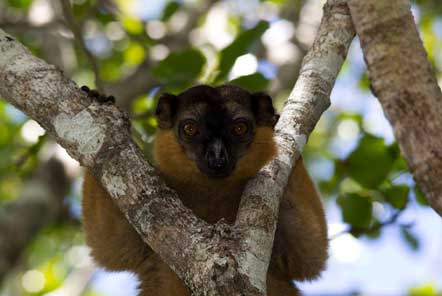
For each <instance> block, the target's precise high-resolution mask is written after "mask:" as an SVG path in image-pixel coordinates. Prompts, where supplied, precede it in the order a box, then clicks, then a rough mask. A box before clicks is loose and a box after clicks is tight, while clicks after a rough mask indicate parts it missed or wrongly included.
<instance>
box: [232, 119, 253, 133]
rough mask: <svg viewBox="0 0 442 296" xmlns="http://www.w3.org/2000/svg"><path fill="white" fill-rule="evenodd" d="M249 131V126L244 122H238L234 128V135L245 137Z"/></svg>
mask: <svg viewBox="0 0 442 296" xmlns="http://www.w3.org/2000/svg"><path fill="white" fill-rule="evenodd" d="M248 131H249V126H248V125H247V123H246V122H244V121H239V122H236V123H235V124H234V125H233V127H232V134H233V135H234V136H237V137H240V136H244V135H245V134H247V132H248Z"/></svg>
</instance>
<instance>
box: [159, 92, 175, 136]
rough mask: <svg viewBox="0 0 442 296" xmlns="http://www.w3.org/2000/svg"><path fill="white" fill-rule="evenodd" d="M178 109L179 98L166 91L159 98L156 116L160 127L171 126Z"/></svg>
mask: <svg viewBox="0 0 442 296" xmlns="http://www.w3.org/2000/svg"><path fill="white" fill-rule="evenodd" d="M177 109H178V98H177V96H175V95H172V94H168V93H164V94H162V95H161V96H160V98H159V99H158V104H157V109H156V110H155V116H156V117H157V121H158V126H159V127H160V128H171V127H172V126H173V122H174V118H175V115H176V112H177Z"/></svg>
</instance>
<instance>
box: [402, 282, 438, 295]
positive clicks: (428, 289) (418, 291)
mask: <svg viewBox="0 0 442 296" xmlns="http://www.w3.org/2000/svg"><path fill="white" fill-rule="evenodd" d="M408 295H409V296H437V295H441V294H439V293H438V292H437V291H436V288H435V287H434V285H431V284H427V285H422V286H418V287H413V288H411V289H410V291H409V292H408Z"/></svg>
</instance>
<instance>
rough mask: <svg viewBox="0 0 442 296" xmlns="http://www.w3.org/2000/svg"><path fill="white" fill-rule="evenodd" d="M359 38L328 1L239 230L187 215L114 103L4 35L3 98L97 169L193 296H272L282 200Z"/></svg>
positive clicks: (335, 1)
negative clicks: (96, 97)
mask: <svg viewBox="0 0 442 296" xmlns="http://www.w3.org/2000/svg"><path fill="white" fill-rule="evenodd" d="M353 36H354V32H353V28H352V23H351V19H350V16H349V14H348V9H347V6H346V1H344V0H329V1H328V4H327V5H326V6H325V13H324V18H323V22H322V24H321V27H320V29H319V33H318V36H317V38H316V41H315V43H314V45H313V48H312V49H311V51H310V52H309V54H308V55H307V56H306V58H305V60H304V64H303V67H302V70H301V74H300V77H299V79H298V82H297V84H296V86H295V88H294V90H293V92H292V94H291V95H290V97H289V99H288V101H287V103H286V105H285V107H284V109H283V112H282V115H281V119H280V121H279V123H278V125H277V126H276V137H277V143H278V146H279V155H278V157H277V158H276V159H275V160H274V161H272V162H271V163H270V164H269V165H268V166H266V167H265V168H264V169H263V170H262V171H261V172H260V173H259V174H258V176H257V177H256V178H255V179H254V180H252V181H251V183H250V184H249V185H248V187H247V189H246V191H245V193H244V195H243V198H242V202H241V205H240V209H239V212H238V216H237V221H236V223H235V225H227V224H225V223H223V222H222V221H221V222H219V223H217V224H215V225H209V224H207V223H206V222H204V221H202V220H201V219H198V218H197V217H195V216H194V215H193V213H192V212H191V211H190V210H189V209H187V208H185V207H184V206H183V204H182V203H181V201H180V200H179V198H178V196H177V194H176V193H175V192H174V191H173V190H171V189H170V188H168V187H167V186H166V185H165V183H164V181H163V180H162V179H161V178H160V177H159V175H158V174H157V172H155V169H154V168H153V167H151V166H150V165H149V164H148V163H147V161H146V160H145V159H144V157H143V154H142V153H141V152H140V150H139V149H138V147H137V146H136V145H135V144H134V142H133V141H132V138H131V135H130V131H129V127H130V124H129V121H128V118H127V116H126V115H125V113H124V112H122V111H121V110H119V109H118V108H117V107H115V106H113V105H100V104H98V103H96V102H92V101H90V99H89V98H87V97H86V96H85V94H84V93H82V92H81V91H80V90H79V89H78V88H77V86H76V85H75V84H74V83H73V82H72V81H70V80H68V79H67V78H65V77H64V76H63V75H62V74H61V72H60V71H59V70H57V69H56V68H55V67H53V66H50V65H47V64H46V63H45V62H44V61H42V60H40V59H38V58H36V57H34V56H32V55H31V54H30V53H29V51H28V50H26V49H25V48H24V47H23V46H22V45H21V44H20V43H18V42H17V41H15V40H14V39H13V38H12V37H10V36H8V35H7V34H5V33H4V32H3V31H1V30H0V94H1V95H2V97H3V98H4V99H6V100H7V101H9V102H10V103H12V104H13V105H15V106H16V107H17V108H19V109H21V110H22V111H24V112H25V113H27V114H28V115H29V116H30V117H32V118H34V119H35V120H37V121H38V122H39V123H40V124H41V125H42V127H44V128H45V129H46V130H47V132H48V134H50V135H52V136H53V137H55V139H56V140H57V142H58V143H60V144H61V145H62V146H63V147H64V148H66V150H67V151H68V152H69V154H70V155H71V156H72V157H73V158H75V159H77V160H79V161H80V163H81V164H82V165H83V166H86V167H88V168H90V169H91V170H92V171H93V173H94V174H95V176H96V177H97V178H98V179H99V180H101V182H102V184H103V186H104V187H105V188H106V189H107V190H108V192H109V193H110V195H111V196H112V197H113V198H114V200H115V202H116V203H117V204H118V206H119V208H120V209H121V211H122V212H123V213H124V214H125V215H126V217H127V218H128V220H129V221H130V222H131V224H132V225H133V226H134V227H135V229H136V230H137V231H138V232H139V234H140V235H141V237H142V238H143V239H144V241H146V242H147V243H148V244H149V245H150V246H151V247H152V249H153V250H155V252H157V253H158V254H159V255H160V256H161V258H162V259H163V260H164V261H165V262H166V263H167V264H168V265H169V266H171V268H172V269H173V270H174V271H175V272H176V273H177V274H178V275H179V276H180V277H181V278H182V279H183V280H184V281H185V282H186V284H187V286H188V287H189V288H190V289H191V291H192V293H193V295H260V296H262V295H265V278H266V271H267V266H268V263H269V261H270V253H271V249H272V242H273V235H274V231H275V226H276V221H277V213H278V205H279V199H280V197H281V196H282V192H283V188H284V187H285V185H286V183H287V180H288V176H289V174H290V172H291V170H292V168H293V166H294V163H295V161H296V159H297V158H298V156H299V153H300V151H301V150H302V148H303V145H304V144H305V142H306V141H307V137H308V135H309V134H310V132H311V131H312V129H313V128H314V126H315V124H316V122H317V121H318V119H319V117H320V115H321V114H322V112H323V111H324V110H325V109H326V108H327V107H328V106H329V95H330V92H331V90H332V87H333V85H334V81H335V79H336V76H337V75H338V72H339V70H340V68H341V66H342V63H343V62H344V60H345V56H346V53H347V49H348V47H349V45H350V42H351V40H352V39H353Z"/></svg>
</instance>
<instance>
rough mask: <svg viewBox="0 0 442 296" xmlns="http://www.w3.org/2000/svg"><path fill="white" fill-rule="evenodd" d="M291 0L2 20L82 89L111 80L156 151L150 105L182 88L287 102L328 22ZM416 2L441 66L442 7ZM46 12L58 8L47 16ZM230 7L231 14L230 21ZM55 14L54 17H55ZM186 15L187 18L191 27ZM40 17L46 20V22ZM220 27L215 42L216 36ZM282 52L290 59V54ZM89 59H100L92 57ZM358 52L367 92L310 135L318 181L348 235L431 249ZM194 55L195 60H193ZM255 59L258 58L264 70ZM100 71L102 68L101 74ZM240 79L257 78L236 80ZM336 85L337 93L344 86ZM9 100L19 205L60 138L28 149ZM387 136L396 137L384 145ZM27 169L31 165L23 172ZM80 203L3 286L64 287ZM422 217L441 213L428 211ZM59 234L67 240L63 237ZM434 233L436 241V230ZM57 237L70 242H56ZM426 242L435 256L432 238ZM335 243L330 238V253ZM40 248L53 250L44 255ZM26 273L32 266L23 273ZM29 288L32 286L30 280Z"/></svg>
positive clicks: (21, 7)
mask: <svg viewBox="0 0 442 296" xmlns="http://www.w3.org/2000/svg"><path fill="white" fill-rule="evenodd" d="M289 2H290V3H289ZM293 2H295V3H296V5H293V3H292V1H287V3H285V2H284V1H262V2H260V3H258V2H256V3H255V4H253V3H249V4H247V5H252V6H251V7H252V9H250V6H249V7H247V6H245V7H246V8H244V7H241V5H238V4H235V3H233V1H232V2H229V1H219V3H212V2H208V1H203V2H202V4H204V5H192V3H188V2H170V3H168V4H167V5H166V6H163V7H162V9H161V7H160V6H161V5H159V8H158V11H159V12H158V13H157V15H156V16H155V17H154V18H153V19H149V18H146V17H145V16H144V18H143V17H142V16H138V18H137V17H135V16H134V15H133V14H131V13H129V10H130V9H129V8H128V6H127V4H124V3H123V2H122V3H112V2H105V1H101V2H100V1H98V2H93V3H91V2H88V1H77V2H74V5H73V14H72V15H73V18H69V17H67V16H68V15H69V11H66V9H63V7H64V6H63V3H60V2H58V1H7V2H4V3H0V5H2V6H3V7H2V8H4V9H0V11H1V13H0V27H2V28H3V29H5V30H7V31H8V32H10V33H13V34H15V35H16V36H19V37H20V41H22V42H24V43H25V44H26V45H27V46H29V47H30V48H31V49H32V50H33V52H34V53H36V54H38V55H40V56H42V57H43V58H44V59H46V60H47V61H48V62H50V63H55V64H57V65H58V66H59V67H61V68H62V69H63V70H64V71H65V72H66V73H67V75H69V76H71V77H74V79H75V80H76V81H77V82H78V83H79V84H88V85H92V84H93V82H94V81H101V82H99V83H98V84H102V88H104V89H105V90H106V91H107V92H109V93H110V94H114V95H116V96H117V99H118V100H119V104H121V105H122V106H125V107H126V108H128V110H130V112H131V117H132V118H133V120H135V124H134V130H133V131H134V135H135V136H136V137H137V140H138V143H139V144H140V145H141V146H142V147H143V149H144V151H145V152H146V155H147V156H148V155H149V152H150V142H149V139H150V138H151V135H152V134H153V132H154V129H155V122H154V120H153V119H152V107H153V106H154V102H155V97H156V94H157V93H158V91H160V90H161V89H167V90H172V91H179V90H180V89H183V88H185V87H187V86H188V85H190V84H193V83H196V82H207V83H221V82H223V81H226V80H236V83H241V84H242V85H244V86H249V87H252V89H258V90H262V89H264V88H266V87H269V89H270V91H271V92H272V93H273V94H274V95H276V96H277V97H279V98H285V97H286V96H287V91H288V90H289V89H290V88H291V86H292V84H293V82H294V80H295V73H297V69H299V64H300V60H301V57H302V54H303V53H305V49H306V48H308V47H309V43H310V42H311V41H312V37H313V36H314V31H315V29H314V28H315V22H314V19H319V17H318V16H316V17H314V15H315V14H316V15H317V14H318V13H320V11H321V9H320V6H319V7H315V8H314V2H316V1H293ZM205 5H207V6H205ZM253 5H254V6H253ZM292 5H293V6H292ZM416 5H418V6H415V13H416V14H418V15H419V17H420V18H419V19H418V22H419V24H420V28H421V30H422V37H423V39H424V43H425V45H426V48H427V50H428V52H429V56H430V61H432V63H433V66H434V67H435V69H436V70H437V71H439V70H438V69H440V61H439V60H438V59H439V58H438V56H437V55H436V53H437V52H440V47H441V36H440V30H441V29H440V25H438V23H440V17H439V16H438V14H437V11H438V10H437V4H433V3H429V2H422V3H417V4H416ZM45 7H46V8H45ZM44 9H47V10H46V11H50V13H46V14H45V13H41V11H42V10H43V11H44ZM139 10H140V11H141V9H139ZM33 11H34V12H33ZM35 11H37V12H39V13H37V12H35ZM260 11H261V13H260ZM226 12H227V13H229V15H228V16H227V17H226V18H223V14H225V13H226ZM264 12H265V13H264ZM301 12H302V13H301ZM47 15H52V16H51V17H49V18H48V17H47ZM186 15H187V20H188V21H187V22H184V21H183V19H185V18H186V17H185V16H186ZM42 16H46V18H47V19H46V21H45V22H42V21H41V18H42ZM39 17H40V22H39V21H36V20H38V19H39ZM180 18H181V23H180ZM213 19H226V22H225V26H226V27H227V30H226V32H227V33H226V34H225V35H224V36H225V38H224V40H223V38H222V36H223V35H222V34H219V33H218V32H217V31H216V30H215V27H216V26H219V27H222V26H220V24H216V25H214V24H212V25H211V22H213ZM284 19H287V20H289V21H286V20H284ZM260 20H264V21H265V20H267V21H270V23H266V22H260ZM174 24H175V25H174ZM177 24H178V25H177ZM268 27H270V28H269V29H268ZM312 27H313V28H312ZM76 28H77V29H76ZM294 28H296V29H295V30H294ZM438 28H439V29H438ZM78 30H79V31H80V32H82V33H83V35H84V41H83V42H82V40H81V38H80V40H79V38H73V36H75V35H76V34H75V31H78ZM71 32H74V34H72V33H71ZM281 32H282V33H281ZM214 33H215V34H216V35H217V36H216V37H217V38H214V37H213V36H211V34H214ZM278 35H279V40H278V38H277V37H278ZM77 36H78V33H77ZM275 36H276V37H275ZM186 37H189V38H186ZM232 38H233V39H232ZM189 39H190V40H189ZM288 41H290V42H288ZM82 43H84V44H83V45H82ZM190 44H193V45H196V46H198V49H194V48H193V49H192V48H188V47H189V46H190ZM84 47H86V48H87V50H88V51H89V54H88V53H86V52H85V50H84ZM168 52H169V53H168ZM248 53H252V55H251V54H248ZM167 54H168V55H167ZM166 55H167V57H166ZM284 55H286V57H285V59H286V60H284V59H283V58H284ZM91 56H92V59H93V60H95V61H94V62H91V58H90V57H91ZM354 56H355V53H354V52H353V53H351V54H350V60H349V63H348V64H347V66H346V68H345V69H344V71H343V73H342V79H343V81H344V83H345V81H346V82H347V85H346V87H348V88H349V86H350V87H352V84H355V79H353V78H354V76H358V77H360V78H361V79H360V80H359V82H358V84H359V86H360V90H355V89H353V88H352V91H351V92H348V93H347V94H345V96H344V94H343V93H342V91H341V92H340V93H339V94H340V95H341V96H342V97H347V99H348V100H351V102H352V104H351V106H349V104H347V105H345V104H344V103H343V102H342V101H343V98H342V97H341V98H340V99H336V100H335V101H334V102H333V103H334V104H332V110H330V111H329V112H328V113H327V114H325V116H324V117H323V119H322V121H321V122H320V124H319V126H318V127H317V129H316V131H315V133H314V134H313V135H312V137H311V138H310V141H309V145H308V146H307V148H306V157H307V161H308V163H309V164H310V166H311V168H312V172H313V173H314V174H315V175H316V176H317V177H319V181H320V183H319V184H320V187H321V189H322V190H323V192H324V196H325V197H326V198H329V199H330V201H329V203H330V204H333V203H334V201H335V200H336V201H337V205H338V207H339V208H338V209H339V211H340V212H341V213H342V217H343V221H344V222H346V223H347V225H348V226H347V228H346V229H343V231H344V232H345V233H347V232H350V233H351V235H353V236H356V237H360V238H361V240H362V241H364V240H366V237H370V238H379V239H380V240H382V238H383V235H382V233H383V232H385V231H389V230H388V229H387V230H385V231H384V228H385V227H384V226H387V225H394V226H395V227H397V228H398V229H400V232H401V233H402V236H403V238H404V241H405V242H408V244H409V245H410V246H411V247H412V248H419V247H420V246H421V247H422V243H419V242H420V241H419V239H418V234H419V233H418V232H416V229H415V227H414V225H415V224H417V223H418V222H419V219H423V218H422V217H419V218H414V217H413V216H414V215H415V214H414V213H422V212H421V210H420V209H419V208H416V203H415V202H414V200H415V197H417V200H419V201H422V202H424V201H423V199H422V196H421V195H420V193H419V190H418V189H417V187H416V186H415V185H414V182H412V180H411V177H410V174H409V173H408V170H407V168H406V165H405V162H404V161H403V159H402V157H400V154H399V150H398V148H397V145H396V144H395V143H394V142H391V141H392V137H391V134H388V132H385V130H382V129H380V130H379V129H378V130H376V125H373V122H376V120H378V121H379V119H376V118H379V117H376V116H379V112H380V110H379V109H377V112H368V111H367V109H368V108H370V107H366V105H365V103H362V102H361V101H362V100H361V99H360V97H363V96H366V95H365V94H363V92H362V91H361V90H366V89H367V88H368V87H367V86H368V80H367V76H366V75H365V72H364V71H363V68H362V67H361V64H360V62H359V63H358V61H357V59H355V58H354ZM439 56H440V55H439ZM88 57H89V58H88ZM278 59H279V60H278ZM190 60H191V61H192V63H190V64H189V63H186V61H190ZM287 61H291V63H290V64H291V65H290V66H288V67H287V66H286V65H285V64H288V63H287ZM257 62H258V63H257ZM94 63H95V64H96V65H97V66H96V67H94V66H93V64H94ZM255 63H257V64H258V65H257V66H255ZM283 64H284V66H281V67H279V65H283ZM250 65H252V66H253V67H251V66H250ZM94 68H95V69H98V70H95V72H96V73H94ZM249 73H250V74H249ZM241 74H247V75H243V76H242V77H241V76H239V77H238V75H241ZM438 75H439V76H440V72H438ZM94 76H96V77H98V79H96V78H94ZM350 78H352V79H350ZM345 79H347V80H345ZM269 81H271V84H270V85H269ZM129 86H130V87H129ZM337 87H338V89H339V82H338V86H337ZM158 88H160V89H158ZM335 91H336V90H335ZM350 93H351V95H350ZM355 94H357V97H356V95H355ZM367 101H368V99H367ZM0 104H3V105H2V106H1V107H0V108H2V110H4V111H2V113H1V115H0V116H1V117H0V120H2V121H4V122H5V124H2V125H1V126H0V128H2V127H4V129H5V132H4V133H3V132H2V133H0V137H2V135H6V136H5V140H4V145H3V146H1V148H0V149H1V150H0V151H1V152H0V153H2V154H3V153H4V154H3V155H6V156H4V157H1V158H0V163H4V165H3V166H1V169H0V170H1V171H3V172H4V173H3V175H1V173H0V175H1V176H4V177H2V178H1V179H0V182H2V183H1V184H2V185H1V186H0V191H1V190H2V189H3V191H5V192H2V196H1V198H2V199H4V200H8V199H9V200H10V199H14V198H15V197H16V196H18V194H17V193H14V191H16V192H17V191H18V189H19V188H20V186H19V184H20V183H21V182H22V181H21V178H20V176H19V175H18V172H20V174H23V172H25V173H26V172H32V170H33V167H35V164H36V163H38V162H39V161H40V159H41V158H42V157H43V156H44V155H45V153H46V157H47V155H48V153H49V154H50V152H47V151H48V150H51V149H50V148H48V147H50V146H51V143H50V142H49V141H47V140H43V139H42V140H40V141H37V142H36V143H35V144H32V145H29V142H26V132H25V131H28V132H29V130H32V126H33V123H32V121H29V122H27V121H26V119H25V118H23V117H21V115H17V113H16V111H14V110H13V109H11V107H10V106H5V105H4V103H1V102H0ZM369 104H371V103H369ZM358 105H359V107H358ZM373 117H374V118H375V119H374V120H373ZM381 119H382V120H383V118H382V116H381ZM2 123H3V122H2ZM384 128H385V126H384ZM20 133H21V134H22V135H23V136H24V137H22V136H21V135H20ZM380 136H383V137H380ZM23 138H24V139H23ZM24 140H25V141H24ZM385 140H387V143H388V144H385ZM27 146H29V148H28V147H27ZM41 147H42V148H41ZM11 156H13V157H11ZM17 160H20V161H17ZM373 163H376V166H373ZM17 166H21V167H20V169H17ZM374 169H375V170H376V171H375V172H373V170H374ZM11 172H16V173H12V174H11ZM367 172H371V173H370V174H367ZM74 187H75V186H74ZM77 188H78V185H77ZM76 198H78V191H77V193H74V194H72V196H70V197H69V198H68V199H67V200H68V201H69V202H68V205H69V208H70V210H71V213H72V214H73V220H70V219H67V221H65V222H63V223H61V222H59V223H56V224H55V226H53V227H51V228H50V229H51V231H50V234H48V232H49V230H48V231H46V233H42V234H40V235H39V238H37V241H36V242H35V243H34V244H32V245H31V246H30V247H29V250H32V251H30V255H29V256H26V254H25V255H24V256H23V257H22V258H23V261H22V262H21V263H22V264H21V266H20V265H19V266H18V267H17V270H18V277H15V276H14V274H12V275H11V276H10V277H11V279H12V280H7V281H6V283H7V285H6V288H5V289H17V290H15V291H14V292H13V293H15V294H18V295H19V294H22V293H24V292H23V290H22V289H23V288H24V287H25V289H26V286H25V285H24V284H25V283H28V284H29V283H32V282H34V283H39V281H38V280H39V279H40V280H41V279H42V275H43V276H44V278H43V279H44V281H43V284H42V285H40V289H37V288H38V287H39V286H38V284H37V285H34V286H33V288H34V289H36V290H37V294H42V293H45V292H47V291H51V290H54V289H55V288H59V287H60V286H62V285H63V282H64V281H65V279H66V278H67V274H68V273H69V270H70V269H71V267H72V266H73V265H72V263H73V262H75V261H76V262H77V263H78V262H79V261H78V260H72V258H71V260H72V261H71V262H70V261H69V256H67V257H66V258H64V256H63V252H62V251H63V250H67V249H69V248H70V246H71V245H72V244H73V245H77V246H75V247H74V248H70V250H71V253H70V255H71V256H73V257H75V256H80V257H81V254H82V252H84V250H85V249H84V247H83V246H81V234H80V235H79V236H74V235H72V233H79V232H78V231H79V230H78V224H77V223H75V219H76V218H77V219H78V199H76ZM332 208H335V207H333V206H332ZM335 211H336V208H335ZM424 213H425V214H424V215H431V213H430V212H424ZM66 216H67V215H66ZM404 216H405V218H404ZM407 216H408V217H407ZM410 216H411V218H410ZM415 220H416V221H415ZM72 222H74V223H72ZM412 222H416V223H415V224H413V223H412ZM67 225H68V226H67ZM53 229H56V230H53ZM60 233H61V234H63V235H65V237H63V236H59V234H60ZM434 237H437V233H436V234H434ZM72 238H75V239H74V240H72ZM342 238H345V239H347V241H348V238H349V236H348V235H347V234H341V235H340V237H339V238H336V241H339V240H340V239H342ZM55 239H59V240H60V241H59V242H57V243H54V240H55ZM61 242H63V243H61ZM351 242H354V241H353V240H351ZM39 244H40V246H39ZM426 244H428V242H427V243H426ZM423 246H424V251H423V252H425V244H424V245H423ZM63 248H64V249H63ZM333 248H334V247H333V242H332V251H333ZM55 249H57V250H59V251H58V252H56V251H55ZM42 252H44V254H47V255H46V256H44V255H42ZM54 254H58V255H56V257H57V256H58V257H57V258H54ZM32 258H34V259H32ZM32 260H33V261H32ZM51 262H52V263H51ZM84 264H86V263H84ZM379 264H381V263H379ZM80 265H81V264H80ZM54 266H55V267H57V268H58V271H57V269H56V268H55V267H54ZM20 267H21V268H23V269H21V268H20ZM80 267H81V266H80ZM54 268H55V269H54ZM20 270H32V272H27V273H25V274H24V275H26V276H23V272H22V271H20ZM63 270H64V271H63ZM74 270H75V269H74ZM60 271H61V272H60ZM57 272H58V273H57ZM72 273H74V272H72ZM14 279H17V281H15V280H14ZM14 282H18V284H16V285H15V284H14ZM83 282H84V281H83ZM40 283H41V281H40ZM422 283H423V282H422ZM412 284H413V283H410V286H411V285H412ZM436 284H437V283H436ZM31 286H32V285H31ZM27 289H28V291H30V290H29V286H28V288H27ZM9 291H11V290H9ZM31 291H32V287H31ZM6 293H7V292H6ZM69 295H70V294H69Z"/></svg>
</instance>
